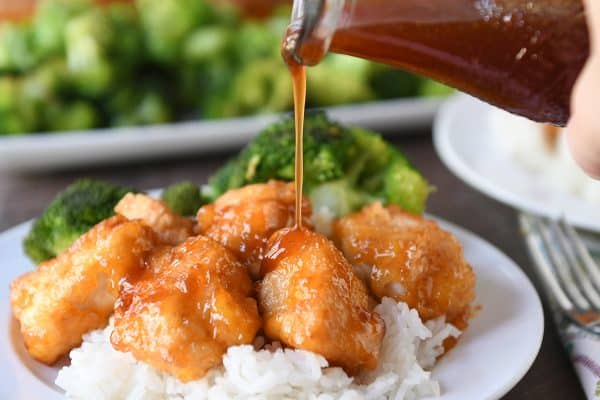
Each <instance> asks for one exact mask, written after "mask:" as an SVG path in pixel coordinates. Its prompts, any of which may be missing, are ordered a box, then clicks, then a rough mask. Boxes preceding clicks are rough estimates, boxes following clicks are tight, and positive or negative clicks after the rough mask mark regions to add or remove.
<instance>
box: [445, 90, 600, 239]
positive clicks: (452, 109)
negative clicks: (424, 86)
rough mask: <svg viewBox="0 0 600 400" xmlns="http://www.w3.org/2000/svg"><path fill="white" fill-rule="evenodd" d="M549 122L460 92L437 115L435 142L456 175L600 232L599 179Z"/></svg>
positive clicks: (519, 204) (506, 199)
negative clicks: (572, 156) (581, 163)
mask: <svg viewBox="0 0 600 400" xmlns="http://www.w3.org/2000/svg"><path fill="white" fill-rule="evenodd" d="M546 128H547V127H544V126H541V125H539V124H535V123H532V122H530V121H527V120H525V119H523V118H520V117H515V116H513V115H511V114H508V113H506V112H504V111H500V110H499V109H497V108H494V107H492V106H489V105H488V104H486V103H483V102H481V101H479V100H476V99H474V98H472V97H469V96H467V95H457V96H454V97H453V98H452V99H451V100H449V101H448V102H447V103H446V104H445V105H444V106H443V107H442V108H441V110H440V112H439V114H438V115H437V116H436V120H435V123H434V144H435V148H436V150H437V153H438V155H439V156H440V158H441V159H442V161H443V162H444V163H445V164H446V166H447V167H448V168H449V169H450V170H451V171H452V172H453V173H454V174H455V175H457V176H458V177H459V178H461V179H462V180H463V181H465V182H466V183H467V184H469V185H471V186H472V187H473V188H475V189H477V190H479V191H481V192H483V193H485V194H486V195H488V196H490V197H492V198H494V199H496V200H498V201H501V202H503V203H505V204H508V205H510V206H512V207H515V208H517V209H520V210H525V211H528V212H531V213H534V214H537V215H544V216H549V217H560V216H564V217H565V218H566V219H567V220H568V221H569V222H571V223H572V224H573V225H575V226H577V227H579V228H583V229H587V230H591V231H597V232H600V213H598V205H599V204H600V195H599V194H600V183H598V182H595V181H592V180H591V178H587V177H585V175H584V174H583V173H582V172H581V171H579V169H578V167H576V166H575V164H574V163H573V161H572V160H570V158H569V155H568V151H567V149H566V147H565V145H564V139H563V138H562V137H561V136H562V133H561V132H560V130H556V129H553V131H556V132H555V133H552V132H550V131H548V132H545V131H546V130H547V129H546ZM547 133H551V134H552V135H556V136H557V137H556V138H554V139H548V138H547V137H545V136H547V135H546V134H547ZM548 140H550V142H548ZM552 140H553V141H554V142H555V143H552V142H551V141H552ZM575 183H576V184H575ZM481 217H482V218H485V216H481Z"/></svg>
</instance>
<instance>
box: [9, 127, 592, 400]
mask: <svg viewBox="0 0 600 400" xmlns="http://www.w3.org/2000/svg"><path fill="white" fill-rule="evenodd" d="M394 142H395V143H397V144H398V145H399V146H400V147H401V148H402V149H403V150H404V151H405V152H406V153H407V154H408V155H409V157H410V159H411V160H412V161H413V162H414V163H415V164H416V166H417V167H418V168H420V170H421V171H423V173H424V175H425V176H426V177H427V178H428V179H429V180H430V182H431V183H432V184H433V185H435V186H436V187H437V192H436V193H434V194H433V195H432V196H431V198H430V201H429V203H428V211H429V212H431V213H434V214H436V215H438V216H440V217H442V218H445V219H447V220H449V221H452V222H455V223H457V224H459V225H462V226H464V227H465V228H467V229H469V230H471V231H473V232H475V233H476V234H478V235H480V236H482V237H483V238H485V239H487V240H488V241H490V242H491V243H493V244H494V245H495V246H497V247H498V248H500V250H502V251H503V252H505V253H506V254H508V255H509V256H510V257H511V258H512V259H513V260H515V261H516V262H517V264H519V265H521V266H522V268H523V270H524V271H525V272H526V273H527V275H528V276H529V277H530V278H531V279H532V280H533V282H534V283H535V284H536V286H537V287H538V289H539V285H538V283H537V281H536V279H535V277H534V276H533V273H532V269H531V266H530V260H529V258H528V256H527V253H526V250H525V247H524V244H523V242H522V240H521V238H520V235H519V231H518V226H517V219H516V213H515V212H514V211H513V210H512V209H510V208H508V207H506V206H504V205H502V204H500V203H498V202H496V201H494V200H492V199H490V198H488V197H485V196H484V195H482V194H480V193H478V192H476V191H475V190H473V189H471V188H470V187H468V186H466V185H465V184H464V183H462V182H461V181H460V180H458V179H457V178H456V177H454V176H453V175H452V174H451V173H450V172H449V171H448V170H447V169H446V168H445V167H444V165H443V164H442V163H441V162H440V160H439V159H438V157H437V155H436V154H435V151H434V149H433V146H432V143H431V138H430V136H429V135H415V136H414V137H402V138H396V139H394ZM228 156H229V154H217V155H212V156H210V157H207V156H198V157H195V158H187V159H183V160H176V161H174V160H158V161H154V162H148V163H144V164H137V165H121V166H112V167H110V168H98V169H89V170H78V171H65V172H54V173H49V174H46V175H8V174H2V173H0V231H3V230H5V229H7V228H9V227H11V226H12V225H15V224H17V223H20V222H23V221H25V220H27V219H29V218H32V217H35V216H36V215H38V214H39V213H40V212H41V211H42V210H43V208H44V207H45V205H47V203H48V202H49V201H50V200H51V199H52V198H53V196H54V195H55V194H56V193H57V192H58V191H60V190H61V189H63V188H64V187H65V186H66V185H68V184H69V183H70V182H72V181H73V180H74V179H77V178H80V177H92V178H99V179H106V180H110V181H113V182H115V183H118V184H123V185H130V186H134V187H136V188H138V189H151V188H157V187H162V186H165V185H168V184H170V183H173V182H177V181H180V180H183V179H189V180H192V181H194V182H198V183H202V182H205V181H206V179H207V177H208V176H210V174H211V173H212V172H213V171H215V169H216V168H217V167H218V166H219V165H221V164H222V163H223V161H224V160H225V159H226V158H227V157H228ZM9 267H10V266H6V265H3V266H2V268H9ZM544 306H545V314H546V315H545V316H546V331H545V334H544V341H543V343H542V348H541V351H540V354H539V355H538V357H537V359H536V361H535V363H534V364H533V366H532V368H531V370H530V371H529V372H528V373H527V375H526V376H525V377H524V378H523V380H522V381H521V382H520V383H519V384H518V385H517V386H516V387H515V388H514V389H512V391H510V392H509V393H508V394H507V396H506V397H505V398H506V399H542V398H543V399H545V400H555V399H556V400H559V399H561V400H562V399H580V398H581V399H583V398H585V397H584V395H583V392H582V390H581V388H580V387H579V384H578V381H577V377H576V375H575V373H574V372H573V370H572V368H571V364H570V363H569V360H568V358H567V355H566V353H565V352H564V350H563V348H562V346H561V344H560V341H559V338H558V336H557V333H556V331H555V329H554V326H553V324H552V321H551V317H550V315H549V313H548V310H547V307H546V304H544ZM481 356H482V357H485V354H482V355H481ZM490 368H494V365H490Z"/></svg>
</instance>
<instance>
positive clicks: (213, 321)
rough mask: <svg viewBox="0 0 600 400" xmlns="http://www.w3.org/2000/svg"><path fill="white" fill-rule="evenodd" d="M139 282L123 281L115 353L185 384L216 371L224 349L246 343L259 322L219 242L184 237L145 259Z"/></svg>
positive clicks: (243, 281)
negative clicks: (146, 265) (118, 352)
mask: <svg viewBox="0 0 600 400" xmlns="http://www.w3.org/2000/svg"><path fill="white" fill-rule="evenodd" d="M148 264H149V266H150V267H149V268H148V269H147V272H146V273H145V274H144V276H143V277H142V278H141V279H140V280H139V281H137V282H135V283H133V284H129V283H124V285H123V287H122V292H121V298H120V300H119V302H118V303H117V307H116V310H115V317H114V330H113V332H112V335H111V342H112V344H113V347H114V348H115V349H117V350H120V351H124V352H131V353H132V354H133V355H134V357H135V358H136V359H138V360H141V361H144V362H146V363H148V364H150V365H152V366H153V367H154V368H156V369H158V370H161V371H165V372H168V373H170V374H172V375H174V376H176V377H177V378H179V379H180V380H181V381H183V382H187V381H190V380H194V379H198V378H201V377H202V376H203V375H204V374H206V372H207V371H208V370H209V369H211V368H212V367H214V366H216V365H219V364H220V363H221V359H222V356H223V354H224V353H225V352H226V351H227V348H228V347H229V346H234V345H240V344H250V343H252V342H253V340H254V338H255V336H256V332H257V331H258V330H259V329H260V325H261V321H260V317H259V315H258V309H257V306H256V301H255V300H254V299H253V298H252V297H251V295H252V289H253V287H252V281H251V280H250V277H249V276H248V272H247V270H246V267H245V266H244V265H242V264H241V263H240V262H239V261H238V260H237V259H236V257H235V256H234V255H233V254H232V253H231V252H230V251H229V250H227V249H226V248H225V247H223V246H222V245H220V244H219V243H217V242H215V241H213V240H212V239H209V238H207V237H203V236H197V237H192V238H189V239H187V240H186V241H185V242H183V243H182V244H180V245H179V246H177V247H174V248H171V249H170V250H168V251H166V250H165V249H164V248H161V249H159V250H158V251H157V253H156V255H155V257H151V258H150V260H149V262H148Z"/></svg>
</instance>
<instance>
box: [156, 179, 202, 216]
mask: <svg viewBox="0 0 600 400" xmlns="http://www.w3.org/2000/svg"><path fill="white" fill-rule="evenodd" d="M161 198H162V199H163V200H164V201H165V202H166V203H167V204H168V205H169V207H170V208H171V210H173V211H175V212H176V213H177V214H179V215H183V216H190V215H194V214H195V213H196V211H198V209H199V208H200V206H201V205H202V199H201V197H200V188H199V187H198V186H197V185H195V184H193V183H192V182H188V181H184V182H180V183H176V184H173V185H171V186H169V187H167V188H166V189H165V190H164V191H163V192H162V195H161Z"/></svg>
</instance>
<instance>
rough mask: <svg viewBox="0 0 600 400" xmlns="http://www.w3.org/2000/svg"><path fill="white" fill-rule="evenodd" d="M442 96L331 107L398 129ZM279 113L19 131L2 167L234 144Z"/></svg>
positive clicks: (6, 141)
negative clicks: (73, 129) (76, 129)
mask: <svg viewBox="0 0 600 400" xmlns="http://www.w3.org/2000/svg"><path fill="white" fill-rule="evenodd" d="M442 101H443V100H442V99H439V98H437V99H436V98H407V99H397V100H387V101H378V102H372V103H365V104H356V105H348V106H339V107H331V108H328V109H326V110H327V111H328V113H329V115H330V116H331V117H332V118H333V119H335V120H337V121H340V122H342V123H345V124H350V125H361V126H364V127H366V128H371V129H374V130H376V131H389V132H391V133H396V134H399V133H401V131H400V130H401V129H405V132H407V133H414V132H411V129H414V128H418V127H426V126H429V125H430V124H431V122H432V120H433V117H434V115H435V113H436V112H437V110H438V108H439V106H440V104H441V103H442ZM278 118H280V116H275V115H271V116H258V117H243V118H231V119H223V120H204V121H194V122H180V123H173V124H166V125H150V126H141V127H127V128H112V129H95V130H89V131H83V132H68V133H67V132H64V133H50V134H35V135H23V136H5V137H2V136H0V170H10V171H47V170H48V169H56V168H65V167H74V166H89V165H101V164H110V163H114V162H118V161H121V162H122V161H124V160H126V161H136V160H138V161H139V160H144V159H150V158H153V157H154V158H155V157H167V156H169V157H172V156H182V155H192V154H194V155H197V154H206V153H210V152H214V151H216V150H228V149H233V148H238V147H240V146H242V145H244V144H245V143H247V142H248V140H250V139H251V138H252V137H254V135H256V133H257V132H259V131H260V130H261V129H263V128H264V127H265V126H267V125H268V124H269V123H271V122H273V121H275V120H277V119H278Z"/></svg>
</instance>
